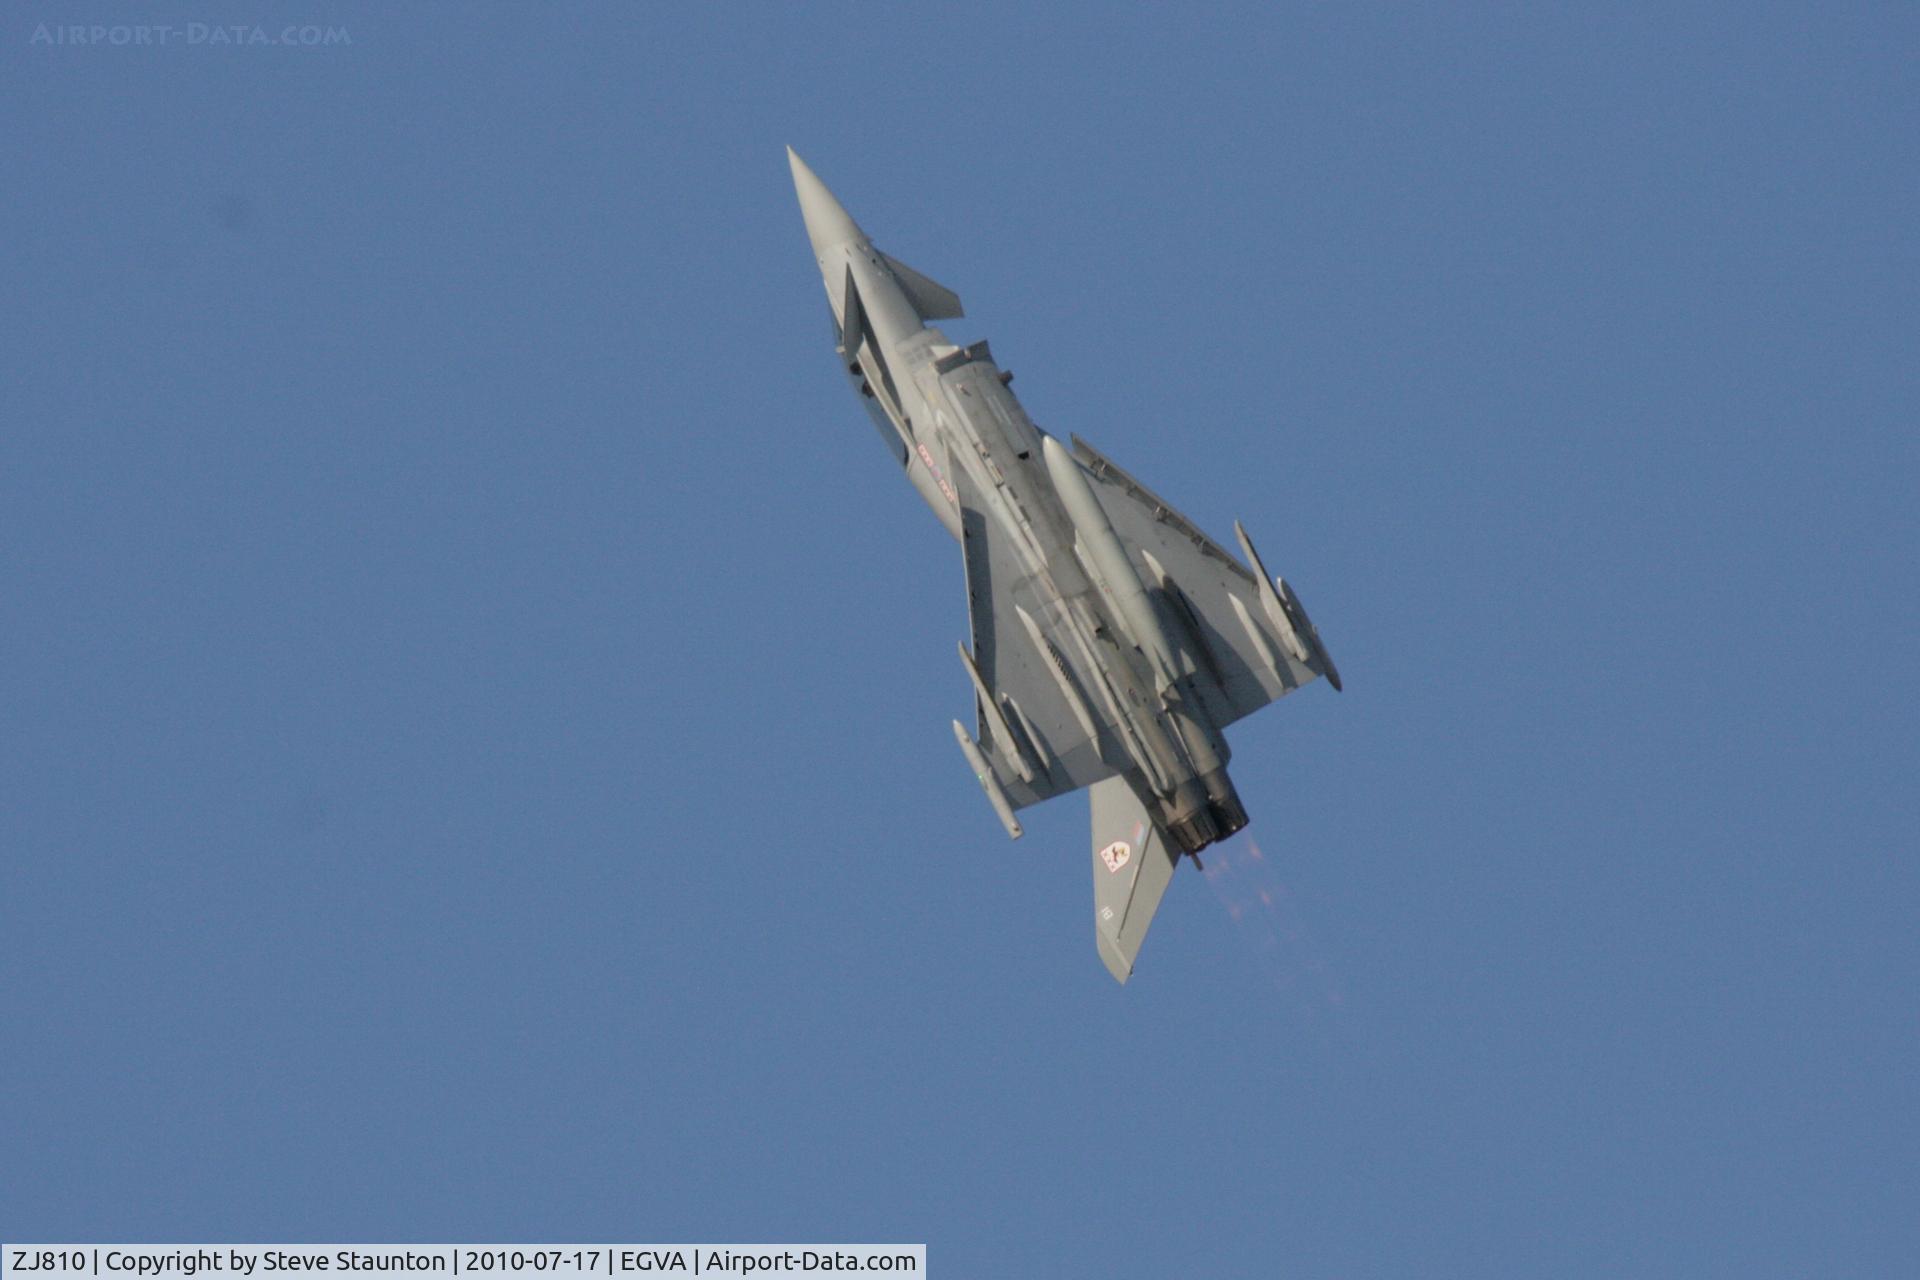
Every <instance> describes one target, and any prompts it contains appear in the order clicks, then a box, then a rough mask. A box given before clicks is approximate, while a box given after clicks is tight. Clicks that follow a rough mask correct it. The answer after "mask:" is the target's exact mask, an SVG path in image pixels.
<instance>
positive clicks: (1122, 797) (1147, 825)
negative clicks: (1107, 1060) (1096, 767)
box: [1087, 776, 1180, 982]
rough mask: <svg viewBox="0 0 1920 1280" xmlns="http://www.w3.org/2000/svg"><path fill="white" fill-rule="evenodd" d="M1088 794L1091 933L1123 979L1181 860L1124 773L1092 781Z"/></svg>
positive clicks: (1112, 970)
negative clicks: (1091, 876) (1092, 928)
mask: <svg viewBox="0 0 1920 1280" xmlns="http://www.w3.org/2000/svg"><path fill="white" fill-rule="evenodd" d="M1087 795H1088V798H1089V800H1090V802H1091V805H1092V809H1093V917H1094V918H1093V927H1094V938H1095V941H1096V942H1097V943H1098V945H1099V948H1100V959H1101V961H1102V962H1103V963H1104V964H1105V965H1106V966H1107V972H1109V973H1111V974H1112V975H1113V976H1114V980H1115V981H1117V982H1125V981H1126V980H1127V979H1128V978H1129V977H1131V976H1132V974H1133V961H1134V957H1136V956H1138V955H1139V954H1140V944H1141V943H1142V942H1144V941H1146V937H1147V926H1148V925H1150V924H1152V923H1153V913H1154V912H1155V911H1157V910H1158V909H1159V907H1160V898H1161V896H1162V895H1163V894H1165V893H1166V891H1167V882H1168V881H1170V880H1171V879H1173V868H1174V866H1175V865H1176V864H1177V863H1178V862H1179V860H1180V859H1179V855H1178V854H1176V853H1174V852H1172V850H1171V847H1170V846H1169V844H1168V842H1167V836H1166V832H1164V831H1162V830H1161V829H1160V827H1159V824H1157V823H1156V822H1155V821H1154V819H1153V815H1152V814H1151V813H1150V812H1148V810H1147V807H1146V805H1145V804H1143V803H1142V802H1141V800H1140V797H1139V796H1138V795H1137V794H1135V792H1134V788H1133V784H1132V783H1131V782H1130V781H1129V780H1128V779H1127V778H1126V777H1124V776H1123V777H1117V778H1108V779H1106V780H1104V781H1102V782H1096V783H1095V784H1094V785H1093V786H1092V788H1091V789H1089V791H1088V792H1087Z"/></svg>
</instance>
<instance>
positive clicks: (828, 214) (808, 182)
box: [787, 147, 867, 258]
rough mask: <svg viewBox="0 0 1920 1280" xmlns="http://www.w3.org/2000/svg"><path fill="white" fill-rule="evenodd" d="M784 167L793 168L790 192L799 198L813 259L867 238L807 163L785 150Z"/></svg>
mask: <svg viewBox="0 0 1920 1280" xmlns="http://www.w3.org/2000/svg"><path fill="white" fill-rule="evenodd" d="M787 163H788V164H789V165H791V166H792V167H793V190H794V194H795V195H797V196H799V197H800V216H801V217H802V218H805V219H806V221H807V239H809V240H811V241H812V242H813V256H814V257H815V258H825V257H826V256H827V252H828V250H830V249H833V248H835V247H836V246H839V245H843V244H861V243H864V242H865V240H866V238H867V236H866V233H865V232H863V231H862V230H860V227H859V225H858V224H857V223H855V222H854V220H853V219H852V218H850V217H848V216H847V211H846V210H845V209H843V208H841V207H840V202H839V201H838V200H835V199H834V198H833V192H831V191H829V190H827V184H826V183H824V182H822V181H820V179H819V177H818V176H816V175H815V174H814V172H813V170H811V169H809V168H807V162H806V161H805V160H802V159H801V158H800V157H799V156H797V155H795V154H794V150H793V148H792V147H788V148H787Z"/></svg>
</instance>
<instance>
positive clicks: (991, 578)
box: [787, 149, 1340, 982]
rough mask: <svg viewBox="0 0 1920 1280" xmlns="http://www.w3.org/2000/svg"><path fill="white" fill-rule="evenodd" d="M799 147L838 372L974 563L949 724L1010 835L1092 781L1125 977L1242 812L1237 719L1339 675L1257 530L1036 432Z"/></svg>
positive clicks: (981, 357) (1106, 916)
mask: <svg viewBox="0 0 1920 1280" xmlns="http://www.w3.org/2000/svg"><path fill="white" fill-rule="evenodd" d="M787 158H788V160H789V161H790V162H791V164H792V166H793V183H794V187H795V190H796V191H797V192H798V194H799V197H800V212H801V214H802V216H803V217H805V219H806V224H807V238H808V239H809V240H811V241H812V242H813V254H814V258H815V260H816V261H817V262H818V263H819V265H820V272H821V275H822V276H823V277H824V279H825V281H826V286H827V299H828V302H829V304H830V305H831V306H832V308H833V316H834V322H835V325H836V327H837V330H838V333H839V355H840V363H841V368H842V369H843V370H844V371H845V373H846V375H847V377H848V379H849V380H850V381H851V382H852V384H853V386H854V388H855V389H856V390H857V391H858V393H859V395H860V397H861V400H862V403H864V404H865V405H866V407H867V410H868V412H869V413H871V414H872V415H873V419H874V423H875V424H876V425H877V426H878V427H879V430H880V435H881V438H882V439H883V440H884V441H885V442H886V446H887V448H888V450H889V451H890V452H892V454H893V455H894V457H895V458H896V459H898V461H899V462H900V464H901V466H903V467H904V468H905V469H906V472H907V478H908V479H909V480H911V481H912V482H913V485H914V487H915V488H916V489H918V490H919V491H920V494H921V496H922V497H924V498H925V499H926V501H927V505H928V506H930V507H932V508H933V511H934V514H935V515H937V516H939V517H940V520H941V523H943V524H945V525H946V527H947V530H948V531H949V532H950V533H952V534H953V535H954V537H955V538H957V539H959V540H960V545H961V550H962V552H963V554H964V556H965V560H966V582H967V603H968V608H969V610H970V615H971V618H972V630H973V643H972V647H971V649H970V650H969V648H968V647H967V646H966V645H964V644H963V645H962V646H961V647H960V663H961V666H962V667H963V668H964V669H965V672H966V675H967V678H968V680H969V682H970V683H971V684H972V686H973V692H974V698H975V704H976V715H975V727H974V731H973V732H972V733H969V732H968V731H967V728H966V726H965V725H963V724H961V723H960V722H959V721H955V722H954V725H953V733H954V737H955V738H957V739H958V740H959V743H960V750H961V751H962V752H963V753H964V754H965V755H966V758H967V763H968V765H969V766H970V767H971V768H972V769H973V772H974V775H975V776H976V777H977V778H978V779H979V780H980V785H981V787H982V788H984V789H985V791H986V793H987V799H988V800H989V801H990V802H991V803H992V805H993V808H994V812H996V813H997V814H999V815H1000V821H1001V822H1002V823H1004V824H1005V825H1006V828H1007V832H1008V834H1010V835H1012V836H1015V837H1018V836H1019V835H1020V823H1019V821H1018V820H1017V819H1015V817H1014V812H1015V811H1016V810H1018V809H1022V808H1025V807H1026V806H1027V805H1031V804H1038V803H1039V802H1040V801H1042V800H1046V799H1049V798H1051V797H1053V796H1057V795H1060V794H1061V793H1063V792H1068V791H1077V790H1079V789H1080V788H1082V787H1090V788H1092V790H1091V791H1090V792H1089V795H1090V797H1091V800H1092V806H1093V887H1094V930H1095V936H1096V938H1097V940H1098V943H1099V948H1100V958H1101V959H1102V960H1103V961H1105V962H1106V966H1107V968H1108V969H1109V970H1110V971H1111V972H1112V973H1113V976H1114V977H1115V978H1117V979H1119V980H1120V981H1122V982H1125V981H1126V980H1127V977H1128V975H1130V974H1131V973H1132V972H1133V963H1134V958H1135V957H1136V956H1137V955H1138V954H1139V952H1140V944H1141V941H1142V940H1143V939H1144V938H1145V936H1146V932H1147V926H1148V925H1149V924H1150V923H1151V922H1152V920H1153V913H1154V911H1155V910H1156V909H1157V908H1158V907H1159V905H1160V898H1161V895H1162V894H1164V893H1165V891H1166V887H1167V883H1168V881H1169V880H1170V879H1171V878H1172V875H1173V869H1174V867H1175V866H1176V865H1177V863H1178V862H1179V859H1180V856H1181V855H1182V854H1193V855H1198V853H1199V852H1200V850H1202V849H1204V848H1206V847H1207V846H1208V845H1209V844H1211V843H1213V842H1214V841H1216V840H1220V839H1223V838H1225V837H1226V836H1229V835H1231V834H1232V833H1234V832H1236V831H1238V830H1240V828H1242V827H1244V826H1246V825H1247V813H1246V810H1245V809H1243V808H1242V807H1241V805H1240V798H1239V796H1238V795H1236V794H1235V793H1234V789H1233V782H1232V780H1231V779H1230V778H1228V776H1227V761H1228V759H1229V758H1230V753H1229V751H1228V749H1227V741H1226V737H1225V736H1224V733H1223V730H1224V729H1225V728H1226V727H1227V726H1228V725H1230V724H1232V723H1233V722H1234V721H1236V720H1238V719H1239V718H1240V717H1242V716H1244V715H1247V714H1249V713H1250V712H1253V711H1256V710H1258V709H1259V708H1261V707H1263V706H1265V705H1266V704H1267V703H1269V702H1272V701H1273V700H1274V699H1276V698H1279V697H1283V696H1284V695H1286V694H1288V693H1291V692H1292V691H1293V690H1295V689H1298V688H1300V687H1301V686H1302V685H1305V684H1307V683H1308V682H1309V681H1311V680H1313V679H1314V678H1315V677H1317V676H1325V677H1326V679H1327V683H1329V684H1331V685H1332V686H1333V687H1334V688H1335V689H1338V688H1339V687H1340V675H1339V672H1338V671H1337V670H1336V669H1335V668H1334V665H1333V659H1332V658H1331V657H1329V656H1328V655H1327V650H1326V646H1325V645H1324V644H1322V643H1321V641H1320V634H1319V632H1318V631H1316V630H1315V629H1314V626H1313V623H1311V622H1310V621H1308V619H1307V613H1306V610H1305V609H1304V608H1302V607H1301V604H1300V600H1299V597H1298V596H1296V595H1295V594H1294V593H1293V592H1292V591H1291V590H1289V589H1288V587H1287V584H1286V583H1285V581H1283V580H1280V579H1274V578H1269V577H1268V576H1267V572H1266V568H1265V566H1264V565H1262V564H1261V562H1260V558H1259V556H1258V555H1257V554H1256V553H1255V552H1254V549H1253V544H1252V543H1251V542H1250V541H1248V539H1247V535H1246V531H1245V530H1243V529H1241V528H1240V526H1239V525H1238V524H1237V523H1236V524H1235V526H1234V533H1235V535H1236V536H1237V538H1238V540H1239V543H1240V550H1241V551H1242V552H1243V553H1244V554H1245V556H1246V559H1247V565H1249V566H1251V569H1249V568H1248V567H1247V566H1243V565H1242V564H1241V563H1240V562H1239V561H1238V560H1236V559H1234V557H1233V556H1232V555H1231V554H1229V553H1228V552H1227V551H1225V550H1223V549H1222V548H1221V547H1220V546H1219V545H1218V544H1217V543H1215V542H1214V541H1213V540H1212V539H1210V538H1208V537H1207V535H1206V534H1204V533H1202V532H1200V530H1199V529H1198V528H1196V527H1195V526H1194V525H1193V524H1192V522H1191V521H1189V520H1187V518H1186V517H1184V516H1182V515H1181V514H1180V513H1179V512H1178V511H1176V510H1175V509H1174V508H1173V507H1172V506H1170V505H1168V504H1167V503H1166V502H1164V501H1162V500H1161V499H1160V498H1158V497H1156V496H1154V494H1153V493H1152V492H1150V491H1149V490H1148V489H1147V488H1146V487H1145V486H1144V485H1142V484H1141V483H1140V482H1139V481H1137V480H1135V479H1134V478H1133V477H1132V476H1130V475H1128V474H1127V473H1126V472H1124V471H1122V470H1121V469H1120V468H1119V467H1117V466H1115V465H1114V464H1113V463H1112V462H1110V461H1108V460H1107V458H1105V457H1104V456H1102V455H1101V454H1100V453H1098V452H1096V451H1095V450H1094V449H1093V448H1092V446H1090V445H1088V444H1087V443H1086V442H1085V441H1083V440H1081V439H1079V438H1078V437H1077V436H1076V437H1074V438H1073V439H1072V452H1071V453H1069V452H1068V450H1067V449H1066V448H1065V447H1063V446H1062V445H1061V444H1060V443H1059V442H1058V441H1056V440H1055V439H1054V438H1053V437H1052V436H1049V435H1047V434H1046V433H1045V432H1043V431H1041V430H1040V429H1039V428H1038V427H1036V426H1035V425H1034V424H1033V422H1032V420H1030V419H1029V418H1028V417H1027V415H1026V412H1025V411H1024V410H1022V409H1021V407H1020V402H1019V400H1017V399H1016V398H1015V397H1014V395H1013V392H1012V391H1011V390H1009V388H1008V386H1007V384H1008V382H1009V381H1010V380H1011V379H1010V377H1009V375H1007V374H1005V373H1002V372H1001V371H1000V370H999V369H998V368H997V367H996V366H995V364H994V362H993V356H992V354H991V353H990V352H989V351H988V350H987V344H986V343H985V342H976V343H974V344H973V345H972V346H967V347H960V346H956V345H954V344H953V343H951V342H949V341H948V340H947V337H946V335H945V334H943V333H941V332H940V330H938V329H936V328H933V327H931V325H930V324H929V322H930V321H934V320H942V319H948V318H952V317H956V316H959V315H960V314H961V309H960V299H959V298H958V297H956V296H955V295H954V293H953V292H952V291H951V290H950V289H947V288H945V287H943V286H941V285H939V284H936V283H934V282H933V281H932V280H930V279H928V278H927V277H926V276H923V275H921V274H920V273H919V272H917V271H915V270H914V269H913V268H911V267H909V266H907V265H906V264H905V263H903V262H900V261H898V260H897V259H895V258H891V257H889V256H887V255H886V254H885V253H882V252H881V251H880V250H879V249H876V248H875V247H874V246H873V242H872V241H870V240H869V239H868V238H867V236H866V233H865V232H863V231H861V230H860V228H859V227H858V226H857V225H855V223H854V221H853V219H852V218H850V217H848V216H847V211H846V210H845V209H843V208H842V207H841V206H840V202H839V201H838V200H836V199H834V197H833V193H832V192H830V191H828V190H827V188H826V186H825V185H824V184H822V183H821V181H820V179H819V178H817V177H815V176H814V173H813V170H811V169H809V168H808V167H807V166H806V163H805V162H804V161H802V160H801V159H800V157H799V156H797V155H795V154H794V153H793V152H792V150H791V149H789V150H788V152H787ZM1195 860H1196V862H1197V861H1198V859H1197V857H1196V859H1195Z"/></svg>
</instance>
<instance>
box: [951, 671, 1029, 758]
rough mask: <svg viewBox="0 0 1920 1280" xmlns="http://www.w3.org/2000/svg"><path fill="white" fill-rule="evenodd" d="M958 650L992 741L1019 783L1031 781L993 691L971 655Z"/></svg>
mask: <svg viewBox="0 0 1920 1280" xmlns="http://www.w3.org/2000/svg"><path fill="white" fill-rule="evenodd" d="M956 647H957V648H958V649H959V650H960V664H961V665H962V666H964V667H965V668H966V669H967V675H968V676H969V677H971V678H972V680H973V691H974V693H976V694H978V695H979V698H980V709H981V713H982V714H983V715H985V716H986V717H987V723H988V724H989V725H990V726H992V728H993V737H994V741H996V742H998V743H999V744H1000V754H1001V755H1003V756H1005V757H1006V759H1007V763H1008V764H1010V765H1012V766H1013V771H1014V772H1015V773H1017V774H1019V775H1020V781H1022V782H1032V781H1033V767H1032V766H1031V765H1029V764H1028V763H1027V757H1026V756H1025V755H1024V754H1023V753H1022V752H1021V750H1020V740H1019V739H1018V738H1016V737H1014V736H1013V730H1012V729H1011V728H1010V727H1008V725H1007V717H1006V714H1005V713H1004V712H1003V711H1001V710H1000V703H999V701H998V700H996V699H995V698H994V696H993V690H991V689H989V688H987V682H986V681H985V680H983V679H981V677H980V668H979V667H978V666H976V665H975V664H974V661H973V655H972V654H970V653H968V652H967V646H966V645H964V644H961V645H958V646H956Z"/></svg>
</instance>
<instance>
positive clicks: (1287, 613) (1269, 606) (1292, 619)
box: [1233, 520, 1340, 693]
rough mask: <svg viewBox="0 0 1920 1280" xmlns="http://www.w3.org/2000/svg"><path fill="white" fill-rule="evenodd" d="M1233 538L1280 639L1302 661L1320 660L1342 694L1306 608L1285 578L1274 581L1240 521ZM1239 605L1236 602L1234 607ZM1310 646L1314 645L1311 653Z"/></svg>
mask: <svg viewBox="0 0 1920 1280" xmlns="http://www.w3.org/2000/svg"><path fill="white" fill-rule="evenodd" d="M1233 536H1234V537H1236V538H1238V539H1240V550H1241V551H1242V552H1244V553H1245V554H1246V557H1247V563H1248V564H1249V565H1251V566H1253V576H1254V577H1255V578H1257V579H1259V581H1260V604H1261V606H1262V607H1263V608H1264V609H1265V610H1266V614H1267V617H1268V618H1270V619H1272V621H1273V625H1274V626H1275V628H1277V629H1278V630H1279V632H1280V638H1281V639H1283V640H1285V641H1286V642H1287V649H1288V650H1289V651H1290V652H1291V653H1292V654H1293V656H1294V657H1295V658H1297V659H1299V660H1300V661H1301V662H1308V661H1310V660H1311V659H1312V658H1318V659H1319V662H1320V674H1322V675H1324V676H1325V677H1326V678H1327V683H1328V684H1330V685H1332V686H1333V691H1334V692H1335V693H1338V692H1340V669H1339V668H1338V667H1335V666H1334V665H1333V657H1332V655H1331V654H1329V653H1328V652H1327V647H1326V646H1325V645H1323V644H1321V643H1320V632H1319V631H1318V630H1316V629H1315V627H1314V625H1313V623H1312V621H1310V620H1309V619H1308V617H1307V610H1306V607H1305V606H1304V605H1302V604H1301V603H1300V599H1299V597H1298V596H1296V595H1294V594H1293V590H1292V588H1290V587H1289V586H1287V580H1286V579H1285V578H1275V577H1272V576H1270V575H1269V574H1268V573H1267V566H1266V565H1264V564H1262V563H1260V553H1259V552H1258V551H1255V550H1254V549H1253V539H1252V538H1249V537H1248V536H1247V531H1246V530H1245V529H1244V528H1242V527H1241V525H1240V522H1239V521H1238V520H1235V521H1234V522H1233ZM1238 603H1239V602H1238V601H1235V604H1238ZM1296 620H1297V622H1298V625H1297V626H1296V625H1295V623H1296ZM1303 630H1304V631H1305V632H1306V635H1305V636H1304V637H1302V636H1301V634H1300V633H1301V631H1303ZM1308 645H1311V646H1312V648H1311V650H1309V648H1308Z"/></svg>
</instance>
